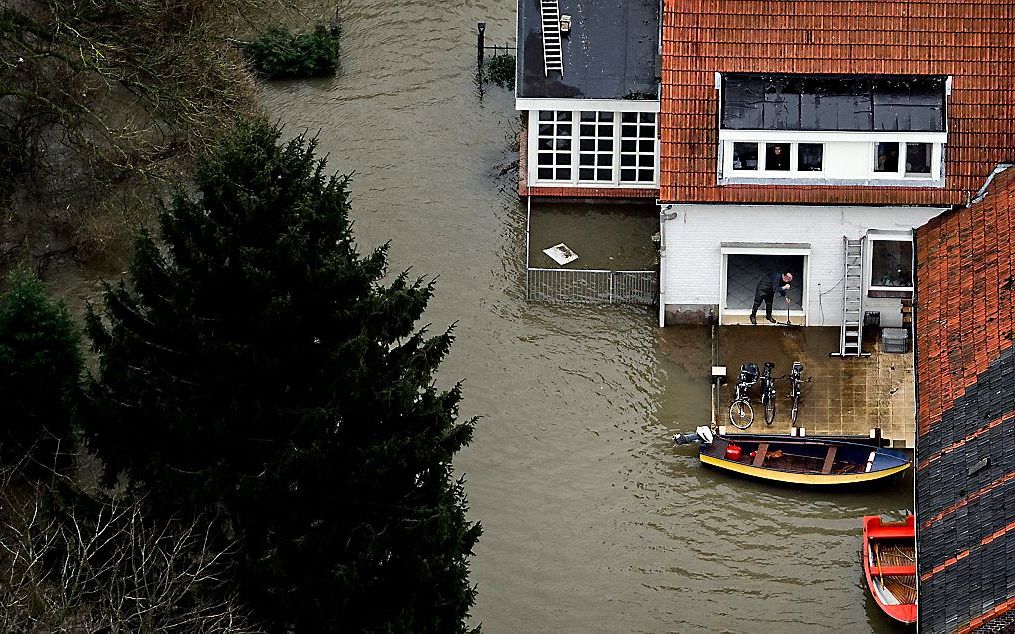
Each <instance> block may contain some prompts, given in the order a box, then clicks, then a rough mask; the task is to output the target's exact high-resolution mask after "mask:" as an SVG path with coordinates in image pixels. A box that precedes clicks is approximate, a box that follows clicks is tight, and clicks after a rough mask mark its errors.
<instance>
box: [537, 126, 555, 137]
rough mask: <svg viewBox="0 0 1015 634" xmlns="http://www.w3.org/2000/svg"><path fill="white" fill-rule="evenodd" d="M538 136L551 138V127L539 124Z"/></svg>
mask: <svg viewBox="0 0 1015 634" xmlns="http://www.w3.org/2000/svg"><path fill="white" fill-rule="evenodd" d="M539 136H553V126H552V125H547V124H540V126H539Z"/></svg>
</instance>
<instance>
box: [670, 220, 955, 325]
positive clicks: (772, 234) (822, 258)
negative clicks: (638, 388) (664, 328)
mask: <svg viewBox="0 0 1015 634" xmlns="http://www.w3.org/2000/svg"><path fill="white" fill-rule="evenodd" d="M661 211H662V216H661V217H662V221H661V224H662V228H661V232H662V235H663V240H664V244H663V247H664V249H665V250H664V252H663V254H662V261H661V263H660V267H661V268H660V274H661V280H660V282H661V284H660V290H661V297H660V304H661V307H660V325H662V321H663V315H664V309H665V306H674V305H676V306H681V305H682V306H701V305H718V304H719V300H720V298H719V294H720V271H721V269H722V254H721V247H720V245H721V243H723V242H759V243H808V244H810V249H811V253H810V279H809V280H808V281H807V285H808V290H809V298H808V307H807V309H808V323H809V324H810V325H812V326H821V325H825V326H838V325H839V324H840V323H841V319H842V318H841V315H842V312H841V311H842V289H843V285H842V284H841V283H839V282H840V280H841V279H842V275H843V245H842V238H843V236H849V237H851V238H859V237H860V236H862V235H864V234H866V233H867V231H868V230H869V229H877V230H889V231H892V230H894V231H907V230H911V229H913V228H915V227H918V226H920V225H922V224H924V223H926V222H927V221H928V220H930V219H931V218H933V217H934V216H936V215H938V214H940V213H941V212H942V211H944V210H943V209H940V208H931V207H812V206H788V205H664V206H663V207H662V210H661ZM864 273H865V276H864V277H865V279H866V278H869V272H868V271H867V270H866V269H865V271H864ZM819 285H820V293H819V290H818V289H819ZM819 298H820V299H819ZM898 306H899V300H898V299H872V298H866V297H865V298H864V310H883V311H884V312H882V316H881V319H882V325H883V326H885V325H888V326H891V325H896V324H895V323H893V322H896V321H897V322H898V323H901V315H898V316H897V320H896V319H893V318H895V317H896V315H897V313H898Z"/></svg>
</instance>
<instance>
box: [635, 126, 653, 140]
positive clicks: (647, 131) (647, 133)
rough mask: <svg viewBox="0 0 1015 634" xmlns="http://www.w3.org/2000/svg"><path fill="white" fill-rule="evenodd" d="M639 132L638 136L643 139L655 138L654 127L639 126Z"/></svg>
mask: <svg viewBox="0 0 1015 634" xmlns="http://www.w3.org/2000/svg"><path fill="white" fill-rule="evenodd" d="M638 127H639V128H640V129H641V132H640V133H639V135H638V136H640V137H641V138H643V139H654V138H655V136H656V127H655V126H654V125H640V126H638Z"/></svg>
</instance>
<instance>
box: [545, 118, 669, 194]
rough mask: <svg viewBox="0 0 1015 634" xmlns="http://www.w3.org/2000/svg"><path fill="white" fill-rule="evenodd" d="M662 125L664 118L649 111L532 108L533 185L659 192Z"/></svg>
mask: <svg viewBox="0 0 1015 634" xmlns="http://www.w3.org/2000/svg"><path fill="white" fill-rule="evenodd" d="M657 122H658V114H657V113H656V112H647V111H645V110H644V109H642V110H640V111H625V110H531V111H529V127H530V130H529V144H530V150H529V162H530V167H529V179H530V182H531V183H532V184H533V185H556V186H560V185H591V186H595V187H643V188H655V187H657V186H658V183H659V176H658V169H657V166H658V164H659V154H658V152H659V144H658V142H657V136H658V126H657ZM533 148H534V150H533Z"/></svg>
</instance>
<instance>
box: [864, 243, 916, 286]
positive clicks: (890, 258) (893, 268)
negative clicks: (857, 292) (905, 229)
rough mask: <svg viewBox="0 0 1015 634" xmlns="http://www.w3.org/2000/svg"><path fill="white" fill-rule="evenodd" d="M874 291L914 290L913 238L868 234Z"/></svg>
mask: <svg viewBox="0 0 1015 634" xmlns="http://www.w3.org/2000/svg"><path fill="white" fill-rule="evenodd" d="M867 238H868V244H869V249H870V266H869V270H870V280H869V282H870V285H869V290H872V291H912V290H913V240H912V238H911V237H904V236H899V235H897V234H882V235H879V234H868V236H867Z"/></svg>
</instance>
